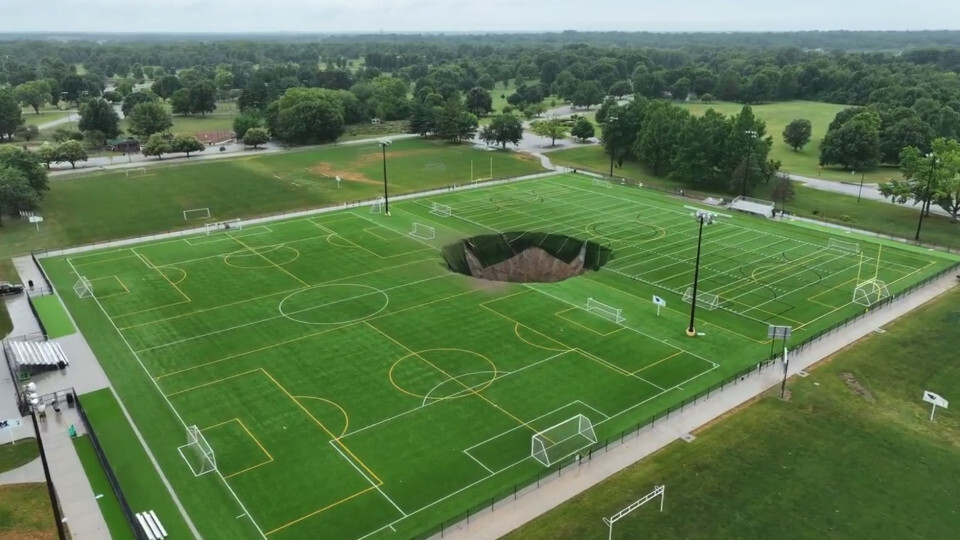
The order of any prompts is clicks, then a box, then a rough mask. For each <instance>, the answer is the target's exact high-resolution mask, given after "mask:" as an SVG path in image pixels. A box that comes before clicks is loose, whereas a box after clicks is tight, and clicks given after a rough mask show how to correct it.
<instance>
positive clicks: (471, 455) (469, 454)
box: [461, 450, 497, 478]
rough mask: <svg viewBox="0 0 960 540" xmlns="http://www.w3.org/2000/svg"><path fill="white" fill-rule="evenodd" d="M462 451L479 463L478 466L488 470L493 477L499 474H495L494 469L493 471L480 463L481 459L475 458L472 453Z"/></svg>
mask: <svg viewBox="0 0 960 540" xmlns="http://www.w3.org/2000/svg"><path fill="white" fill-rule="evenodd" d="M461 451H462V452H463V453H464V454H466V456H467V457H469V458H470V459H472V460H473V461H475V462H476V463H477V465H480V466H481V467H483V468H484V469H486V470H487V472H488V473H490V476H493V475H495V474H497V473H495V472H493V469H491V468H490V467H487V466H486V465H484V464H483V462H482V461H480V460H479V459H477V458H475V457H473V454H471V453H470V452H467V451H466V450H461ZM487 478H489V476H488V477H487Z"/></svg>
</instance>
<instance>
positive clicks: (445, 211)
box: [430, 203, 451, 217]
mask: <svg viewBox="0 0 960 540" xmlns="http://www.w3.org/2000/svg"><path fill="white" fill-rule="evenodd" d="M430 213H431V214H433V215H436V216H440V217H450V214H451V209H450V206H448V205H446V204H440V203H433V208H431V209H430Z"/></svg>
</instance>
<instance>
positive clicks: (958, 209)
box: [880, 137, 960, 221]
mask: <svg viewBox="0 0 960 540" xmlns="http://www.w3.org/2000/svg"><path fill="white" fill-rule="evenodd" d="M931 149H932V153H931V154H930V155H929V156H928V155H927V153H925V152H924V151H922V150H921V149H919V148H917V147H915V146H911V147H907V148H904V149H903V152H902V153H901V160H900V170H901V172H902V173H903V180H893V181H890V182H882V183H881V184H880V193H881V194H882V195H883V196H884V197H887V198H889V199H891V201H892V202H895V203H897V204H905V203H908V202H912V203H913V204H914V205H916V204H920V205H921V211H922V212H926V213H927V214H928V215H929V213H930V205H931V204H936V205H937V206H939V207H940V208H943V209H944V210H945V211H946V212H947V213H949V214H950V215H951V216H952V219H953V221H957V219H958V215H960V142H958V141H957V140H956V139H948V138H943V137H941V138H938V139H936V140H934V141H933V143H932V145H931Z"/></svg>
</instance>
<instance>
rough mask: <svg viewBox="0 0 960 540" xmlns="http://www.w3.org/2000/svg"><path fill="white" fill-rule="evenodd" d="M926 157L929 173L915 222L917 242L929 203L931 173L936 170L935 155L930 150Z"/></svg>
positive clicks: (915, 238) (936, 161)
mask: <svg viewBox="0 0 960 540" xmlns="http://www.w3.org/2000/svg"><path fill="white" fill-rule="evenodd" d="M927 157H928V158H929V159H930V175H929V176H927V185H926V186H924V188H923V198H922V199H921V200H920V221H919V222H918V223H917V234H916V235H915V236H914V237H913V239H914V240H916V241H917V242H919V241H920V228H921V227H923V214H924V212H925V207H926V205H928V204H930V203H929V200H928V199H929V197H930V184H931V183H932V182H933V174H934V172H935V171H936V170H937V163H938V160H937V156H936V155H935V154H933V153H932V152H931V153H929V154H927Z"/></svg>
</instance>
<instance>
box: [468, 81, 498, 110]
mask: <svg viewBox="0 0 960 540" xmlns="http://www.w3.org/2000/svg"><path fill="white" fill-rule="evenodd" d="M464 101H465V105H466V109H467V110H468V111H469V112H471V113H473V114H474V115H476V116H483V115H485V114H487V113H489V112H490V111H492V110H493V98H492V97H490V92H487V91H486V90H484V89H483V88H480V87H479V86H476V87H474V88H471V89H470V90H468V91H467V93H466V95H465V96H464Z"/></svg>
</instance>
